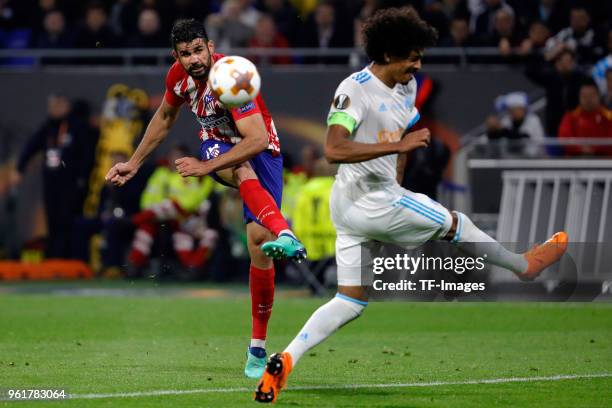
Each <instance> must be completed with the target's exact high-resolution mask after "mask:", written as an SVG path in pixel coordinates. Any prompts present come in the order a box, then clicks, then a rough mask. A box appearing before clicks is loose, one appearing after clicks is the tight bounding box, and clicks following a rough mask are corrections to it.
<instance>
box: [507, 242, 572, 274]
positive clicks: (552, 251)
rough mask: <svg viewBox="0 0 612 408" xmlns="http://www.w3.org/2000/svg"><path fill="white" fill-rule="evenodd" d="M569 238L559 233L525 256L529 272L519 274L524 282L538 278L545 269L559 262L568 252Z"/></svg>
mask: <svg viewBox="0 0 612 408" xmlns="http://www.w3.org/2000/svg"><path fill="white" fill-rule="evenodd" d="M567 241H568V237H567V234H566V233H565V232H557V233H556V234H554V235H553V236H552V237H550V238H549V239H548V240H547V241H546V242H544V243H543V244H541V245H536V246H534V247H533V248H531V249H530V250H529V251H527V252H525V253H524V254H523V256H524V257H525V259H526V260H527V270H526V271H525V272H523V273H520V274H518V277H519V278H520V279H521V280H523V281H531V280H534V279H535V278H537V277H538V276H539V275H540V274H541V273H542V271H543V270H544V269H546V268H548V267H549V266H550V265H552V264H554V263H555V262H557V261H558V260H559V259H561V257H562V256H563V254H564V253H565V251H566V250H567Z"/></svg>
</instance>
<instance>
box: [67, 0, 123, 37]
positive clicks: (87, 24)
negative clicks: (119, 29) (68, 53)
mask: <svg viewBox="0 0 612 408" xmlns="http://www.w3.org/2000/svg"><path fill="white" fill-rule="evenodd" d="M75 45H76V47H77V48H96V47H106V48H114V47H117V46H118V45H119V40H118V38H117V36H115V34H114V33H113V31H112V30H111V28H110V26H109V25H108V16H107V14H106V9H105V8H104V4H102V3H100V2H97V1H93V2H91V3H89V5H88V6H87V10H86V11H85V21H84V22H82V24H81V25H80V26H79V27H78V29H77V32H76V35H75Z"/></svg>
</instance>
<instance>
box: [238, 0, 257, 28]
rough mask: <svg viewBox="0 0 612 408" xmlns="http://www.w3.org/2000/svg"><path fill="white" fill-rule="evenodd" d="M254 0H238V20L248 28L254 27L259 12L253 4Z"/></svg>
mask: <svg viewBox="0 0 612 408" xmlns="http://www.w3.org/2000/svg"><path fill="white" fill-rule="evenodd" d="M253 3H255V0H238V4H239V6H240V21H241V22H242V23H243V24H245V25H247V26H248V27H250V28H255V25H256V24H257V21H258V20H259V16H260V15H261V12H260V11H259V10H257V9H256V8H255V6H254V5H253Z"/></svg>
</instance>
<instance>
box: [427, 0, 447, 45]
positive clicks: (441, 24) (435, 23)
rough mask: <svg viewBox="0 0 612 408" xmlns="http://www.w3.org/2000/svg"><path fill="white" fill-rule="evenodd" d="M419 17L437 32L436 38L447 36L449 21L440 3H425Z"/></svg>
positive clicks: (433, 1) (436, 1) (433, 0)
mask: <svg viewBox="0 0 612 408" xmlns="http://www.w3.org/2000/svg"><path fill="white" fill-rule="evenodd" d="M421 17H422V18H423V19H424V20H425V21H427V22H428V23H429V24H431V26H432V27H434V28H435V29H436V30H437V31H438V38H446V37H447V36H448V31H449V20H448V16H447V15H446V13H445V12H444V6H443V5H442V2H441V1H439V0H432V1H427V2H426V3H425V8H424V10H423V13H421Z"/></svg>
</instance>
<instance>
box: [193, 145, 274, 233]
mask: <svg viewBox="0 0 612 408" xmlns="http://www.w3.org/2000/svg"><path fill="white" fill-rule="evenodd" d="M232 147H234V145H233V144H231V143H225V142H219V141H217V140H212V139H207V140H205V141H203V142H202V145H201V146H200V159H201V160H203V161H206V160H210V159H214V158H215V157H217V156H219V155H222V154H223V153H226V152H228V151H229V150H230V149H231V148H232ZM249 163H250V164H251V167H252V168H253V170H254V171H255V174H256V175H257V178H258V179H259V182H260V183H261V185H262V187H263V188H265V189H266V190H267V191H268V193H270V195H271V196H272V198H274V201H275V202H276V205H277V206H278V208H280V207H281V200H282V197H283V156H282V155H280V154H279V155H278V156H273V155H272V153H270V152H269V151H267V150H266V151H263V152H261V153H259V154H258V155H257V156H255V157H253V158H252V159H251V160H249ZM210 176H211V177H212V178H213V179H214V180H215V181H217V182H218V183H221V184H223V185H225V186H229V187H233V186H231V185H229V184H227V183H226V182H225V181H223V180H222V179H221V178H220V177H219V176H217V174H215V173H211V174H210ZM242 207H243V213H244V222H245V224H248V223H249V222H251V221H255V222H256V223H258V224H259V221H257V217H255V215H253V213H251V211H250V210H249V209H248V208H247V206H246V205H245V204H244V203H243V204H242Z"/></svg>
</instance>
